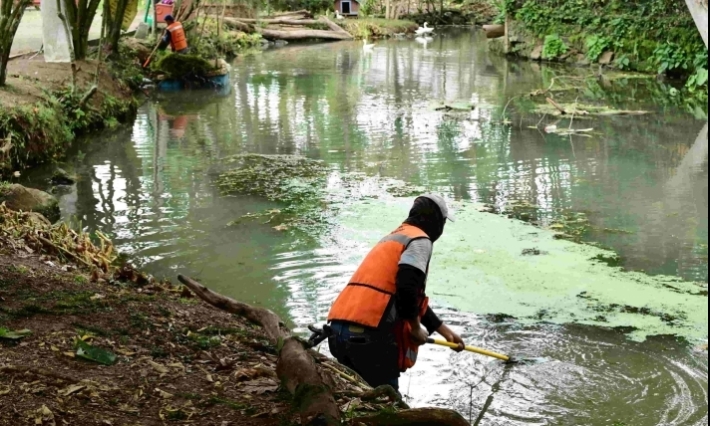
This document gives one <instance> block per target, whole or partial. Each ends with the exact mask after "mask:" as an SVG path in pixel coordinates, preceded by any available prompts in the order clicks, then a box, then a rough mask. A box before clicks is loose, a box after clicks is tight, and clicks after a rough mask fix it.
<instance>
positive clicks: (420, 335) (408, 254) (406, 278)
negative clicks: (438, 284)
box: [395, 239, 435, 344]
mask: <svg viewBox="0 0 710 426" xmlns="http://www.w3.org/2000/svg"><path fill="white" fill-rule="evenodd" d="M432 250H433V245H432V243H431V241H429V240H427V239H420V240H415V241H413V242H412V243H411V244H410V245H409V247H407V249H406V250H405V251H404V253H403V254H402V257H401V259H400V262H399V271H398V272H397V296H396V300H395V303H396V307H397V314H398V316H399V318H400V319H402V320H404V321H408V322H409V324H410V325H411V327H412V338H413V340H414V341H415V342H418V343H420V344H424V343H426V338H427V337H428V336H427V335H426V333H425V332H424V330H423V329H422V322H421V321H420V315H421V306H422V302H423V300H424V297H426V295H425V293H424V292H425V288H426V271H427V268H428V266H429V259H431V253H432ZM427 318H429V319H431V318H430V317H429V316H427ZM422 321H423V319H422ZM427 322H428V324H429V326H431V325H432V324H431V322H430V321H427ZM427 330H429V333H430V334H431V333H432V332H433V330H430V329H429V328H428V327H427ZM434 330H435V329H434Z"/></svg>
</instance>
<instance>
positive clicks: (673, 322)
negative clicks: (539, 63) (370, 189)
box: [339, 199, 708, 341]
mask: <svg viewBox="0 0 710 426" xmlns="http://www.w3.org/2000/svg"><path fill="white" fill-rule="evenodd" d="M410 203H411V199H410V200H406V201H404V200H396V199H389V200H386V199H379V200H370V201H368V202H367V203H364V202H355V203H353V204H352V205H350V206H348V207H347V208H344V209H343V210H342V211H341V212H340V215H339V218H340V219H339V220H340V228H339V229H340V234H341V237H342V238H348V239H350V240H353V241H355V242H357V245H358V246H359V247H360V246H361V247H363V248H364V247H369V246H371V245H372V244H374V243H376V242H377V241H378V239H379V238H381V237H382V235H385V234H386V233H388V232H391V231H392V230H393V229H395V228H396V227H397V226H398V225H399V223H400V222H401V221H402V220H403V219H404V218H405V217H406V215H407V211H408V208H409V207H410ZM479 208H480V206H476V205H474V204H471V203H465V204H462V205H460V206H459V208H458V209H457V222H456V223H453V224H449V225H447V229H446V232H445V233H444V236H443V237H442V238H441V240H439V241H438V242H437V243H436V244H435V249H434V258H433V260H432V266H431V275H430V277H429V284H428V291H429V295H430V296H431V297H432V298H433V299H434V300H435V301H436V302H437V303H443V304H448V305H450V306H451V307H453V308H456V309H459V310H462V311H466V312H472V313H474V314H477V315H482V316H489V315H504V316H506V317H514V318H518V319H519V320H520V321H521V322H522V323H538V322H541V321H544V322H550V323H554V324H582V325H591V326H599V327H605V328H613V329H624V330H628V335H629V337H630V338H632V339H634V340H645V339H646V338H647V337H649V336H656V335H675V336H679V337H683V338H685V339H687V340H689V341H704V340H707V336H708V309H707V284H705V283H693V282H686V281H682V280H681V279H679V278H676V277H667V276H655V277H654V276H649V275H646V274H643V273H637V272H624V271H623V270H622V269H621V268H619V267H611V266H609V265H608V264H607V263H605V262H604V261H603V259H612V258H615V257H616V256H617V255H616V254H615V253H613V252H610V251H607V250H603V249H600V248H597V247H593V246H590V245H584V244H577V243H574V242H570V241H564V240H555V238H554V236H555V233H554V232H553V231H551V230H547V229H541V228H537V227H534V226H532V225H530V224H528V223H524V222H521V221H518V220H511V219H509V218H507V217H502V216H497V215H492V214H488V213H482V212H480V211H479ZM530 250H534V251H535V252H536V253H537V252H539V253H541V254H540V255H537V256H530V255H524V253H530ZM541 313H544V315H541Z"/></svg>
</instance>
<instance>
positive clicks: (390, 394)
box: [179, 276, 469, 426]
mask: <svg viewBox="0 0 710 426" xmlns="http://www.w3.org/2000/svg"><path fill="white" fill-rule="evenodd" d="M179 280H180V282H182V283H183V284H185V286H187V287H188V288H189V289H190V290H192V291H193V292H194V293H195V294H196V295H197V296H198V297H200V298H201V299H202V300H204V301H205V302H207V303H209V304H211V305H212V306H214V307H216V308H219V309H221V310H224V311H227V312H230V313H233V314H236V315H239V316H241V317H243V318H246V319H248V320H249V321H252V322H254V323H256V324H258V325H261V326H262V327H263V329H264V332H265V333H266V336H267V337H268V339H269V340H270V341H271V343H272V344H273V345H275V346H277V347H279V348H280V350H279V359H278V363H277V366H276V374H277V375H278V377H279V379H280V380H281V385H282V386H283V388H284V389H286V390H288V392H289V393H290V394H291V395H293V398H294V402H293V403H294V408H295V409H296V410H297V411H298V413H299V414H300V416H301V424H302V425H303V426H336V425H341V413H340V408H339V407H338V403H337V402H336V400H335V398H334V397H333V389H335V387H336V383H335V380H334V379H333V375H332V374H327V373H328V372H327V371H326V370H329V371H331V372H332V371H336V372H337V374H338V375H339V376H341V377H344V378H345V379H346V380H347V381H348V382H351V383H353V384H355V385H356V387H357V388H365V389H367V387H366V386H365V384H364V381H362V382H361V381H360V380H359V378H358V377H357V375H354V373H353V375H352V376H351V375H349V374H347V373H344V372H343V371H341V370H340V368H336V367H334V366H332V365H330V364H329V362H331V361H330V360H327V361H326V360H324V358H323V356H322V355H319V354H317V353H316V352H314V351H312V350H308V349H306V345H305V344H304V342H303V341H302V340H301V339H298V338H297V337H293V336H291V332H290V330H289V329H288V328H287V327H286V326H285V325H284V324H283V322H282V321H281V319H279V317H278V316H277V315H276V314H274V313H273V312H271V311H269V310H266V309H262V308H255V307H252V306H249V305H247V304H244V303H241V302H237V301H235V300H233V299H230V298H228V297H225V296H222V295H220V294H218V293H215V292H213V291H211V290H209V289H208V288H206V287H205V286H203V285H202V284H200V283H198V282H197V281H195V280H193V279H191V278H188V277H184V276H180V277H179ZM318 363H320V364H318ZM319 366H320V367H321V369H319ZM339 367H340V366H339ZM339 395H340V396H349V397H353V398H355V397H356V398H360V399H362V400H363V401H369V402H375V401H377V400H379V399H382V398H387V399H388V400H389V401H390V403H393V404H394V406H395V407H397V408H404V411H399V412H395V413H380V414H378V415H375V416H371V417H359V418H356V419H354V420H353V421H352V422H351V424H352V425H356V426H361V425H364V426H390V425H391V426H399V425H402V426H404V425H407V426H469V424H468V423H467V422H466V420H464V418H463V417H461V415H459V414H458V413H456V412H455V411H451V410H442V409H416V410H411V409H409V407H407V405H406V403H404V401H402V397H401V395H399V393H398V392H397V391H395V390H394V388H392V387H391V386H381V387H379V388H377V389H367V390H366V391H364V392H354V393H347V392H342V393H340V394H339Z"/></svg>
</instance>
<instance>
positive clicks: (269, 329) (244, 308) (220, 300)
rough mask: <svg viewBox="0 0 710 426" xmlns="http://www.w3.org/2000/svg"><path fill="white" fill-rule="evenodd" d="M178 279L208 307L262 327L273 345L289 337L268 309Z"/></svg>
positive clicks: (287, 331) (276, 316) (281, 324)
mask: <svg viewBox="0 0 710 426" xmlns="http://www.w3.org/2000/svg"><path fill="white" fill-rule="evenodd" d="M178 279H179V280H180V282H181V283H183V284H185V285H186V286H187V287H188V288H189V289H190V290H192V292H193V293H195V294H196V295H197V296H198V297H199V298H200V299H202V300H204V301H205V302H207V303H209V304H210V305H212V306H214V307H216V308H218V309H221V310H223V311H227V312H229V313H232V314H235V315H239V316H240V317H243V318H246V319H247V320H249V321H251V322H253V323H255V324H258V325H260V326H261V327H263V328H264V332H265V333H266V337H268V338H269V340H270V341H271V342H272V343H274V344H275V343H278V341H279V340H280V339H285V338H287V337H289V336H290V335H291V332H290V330H289V329H288V328H287V327H286V325H285V324H284V323H283V322H282V321H281V318H279V317H278V315H276V314H275V313H273V312H271V311H269V310H268V309H262V308H255V307H252V306H249V305H247V304H246V303H241V302H237V301H236V300H233V299H230V298H228V297H224V296H222V295H221V294H217V293H215V292H213V291H212V290H210V289H208V288H207V287H205V286H203V285H202V284H200V283H198V282H197V281H195V280H193V279H191V278H188V277H183V276H179V277H178Z"/></svg>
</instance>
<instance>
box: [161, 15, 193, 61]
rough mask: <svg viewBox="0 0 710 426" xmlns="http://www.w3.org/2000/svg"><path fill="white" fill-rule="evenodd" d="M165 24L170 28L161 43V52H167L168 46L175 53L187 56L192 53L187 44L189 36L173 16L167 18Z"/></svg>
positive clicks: (166, 30)
mask: <svg viewBox="0 0 710 426" xmlns="http://www.w3.org/2000/svg"><path fill="white" fill-rule="evenodd" d="M165 22H166V23H167V24H168V28H166V29H165V35H164V36H163V40H162V41H161V43H160V50H165V49H166V48H167V47H168V46H170V48H171V49H172V51H173V52H174V53H178V54H181V55H185V54H187V53H189V52H190V47H189V46H188V44H187V36H186V35H185V29H184V28H183V27H182V24H181V23H180V22H175V18H173V16H172V15H168V16H166V17H165Z"/></svg>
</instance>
